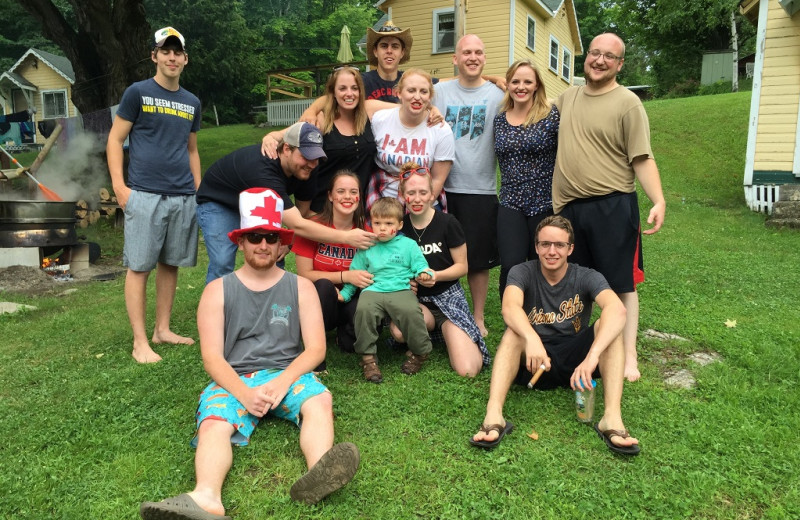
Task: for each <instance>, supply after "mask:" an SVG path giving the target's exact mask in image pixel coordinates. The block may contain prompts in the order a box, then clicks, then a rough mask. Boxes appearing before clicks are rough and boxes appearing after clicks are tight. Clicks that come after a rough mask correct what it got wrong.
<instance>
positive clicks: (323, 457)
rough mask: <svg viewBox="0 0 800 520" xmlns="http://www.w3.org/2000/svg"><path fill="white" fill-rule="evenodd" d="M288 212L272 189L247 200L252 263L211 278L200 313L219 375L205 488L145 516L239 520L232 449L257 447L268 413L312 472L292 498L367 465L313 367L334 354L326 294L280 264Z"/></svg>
mask: <svg viewBox="0 0 800 520" xmlns="http://www.w3.org/2000/svg"><path fill="white" fill-rule="evenodd" d="M282 210H283V200H282V199H281V197H280V196H279V195H278V194H277V193H276V192H275V191H273V190H270V189H267V188H251V189H248V190H245V191H243V192H242V193H241V194H240V196H239V213H240V222H241V225H240V227H239V229H235V230H233V231H231V232H230V233H229V235H228V236H229V238H230V240H231V241H232V242H234V243H236V244H237V246H238V248H239V250H240V251H242V252H243V253H244V260H245V263H244V265H243V266H242V267H241V268H239V269H237V270H236V271H234V272H233V273H229V274H227V275H225V276H223V277H222V278H218V279H216V280H213V281H212V282H211V283H209V284H208V285H207V286H206V288H205V291H203V295H202V297H201V298H200V305H199V307H198V309H197V328H198V332H199V333H200V350H201V353H202V356H203V365H204V367H205V369H206V371H207V372H208V374H209V376H211V379H212V381H211V382H210V383H209V384H208V386H207V387H206V388H205V390H204V391H203V393H202V394H201V396H200V403H199V405H198V409H197V435H196V437H195V439H194V440H193V441H192V444H193V445H195V446H196V447H197V453H196V455H195V471H196V482H197V484H196V486H195V488H194V490H193V491H191V492H189V493H184V494H181V495H178V496H176V497H171V498H167V499H165V500H162V501H161V502H144V503H142V505H141V507H140V510H139V511H140V514H141V516H142V518H145V519H160V518H203V519H217V518H219V519H224V518H230V517H228V516H224V515H225V508H224V506H223V505H222V484H223V482H224V480H225V476H226V475H227V472H228V470H229V468H230V467H231V463H232V462H233V450H232V448H231V445H232V444H235V445H237V446H246V445H247V444H249V440H250V435H251V434H252V433H253V430H254V429H255V427H256V425H257V424H258V422H259V421H260V420H261V419H262V418H264V417H266V416H267V415H274V416H276V417H279V418H281V419H285V420H288V421H291V422H293V423H295V424H297V425H298V426H300V448H301V450H302V451H303V455H304V456H305V458H306V463H307V465H308V468H309V470H308V472H307V473H306V474H305V475H303V476H302V477H300V479H298V480H297V481H296V482H295V483H294V484H293V485H292V487H291V489H290V491H289V494H290V496H291V497H292V499H294V500H296V501H299V502H303V503H306V504H314V503H317V502H319V501H320V500H322V499H323V498H324V497H326V496H327V495H329V494H331V493H333V492H334V491H336V490H338V489H340V488H341V487H343V486H344V485H345V484H347V483H348V482H349V481H350V480H351V479H352V478H353V476H354V475H355V473H356V470H357V469H358V464H359V462H360V454H359V451H358V448H357V447H356V446H355V445H354V444H351V443H348V442H343V443H339V444H336V445H334V444H333V437H334V433H333V408H332V403H333V400H332V397H331V393H330V391H328V389H327V388H325V386H324V385H323V384H322V383H321V382H320V381H319V380H318V379H317V377H316V376H315V375H314V374H313V373H311V371H312V370H313V369H314V367H316V366H317V365H319V363H320V362H322V360H323V359H324V358H325V331H324V330H323V326H322V323H323V320H322V311H321V309H320V303H319V299H318V297H317V292H316V290H315V289H314V285H313V284H312V283H311V282H310V281H309V280H307V279H305V278H301V277H299V276H297V275H295V274H293V273H289V272H286V271H284V270H283V269H280V268H279V267H277V266H276V265H275V262H276V259H277V257H278V254H279V249H280V246H281V245H282V244H283V245H287V244H290V243H291V242H292V238H293V236H294V232H293V231H291V230H288V229H283V228H282V227H281V212H282ZM301 307H302V309H303V312H302V313H301V312H300V308H301ZM301 340H302V342H301Z"/></svg>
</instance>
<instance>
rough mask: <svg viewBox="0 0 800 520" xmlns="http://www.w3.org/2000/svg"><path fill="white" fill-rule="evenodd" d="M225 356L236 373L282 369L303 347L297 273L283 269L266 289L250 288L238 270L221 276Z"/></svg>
mask: <svg viewBox="0 0 800 520" xmlns="http://www.w3.org/2000/svg"><path fill="white" fill-rule="evenodd" d="M222 288H223V294H224V298H225V350H224V355H225V359H226V360H227V361H228V363H230V365H231V367H233V369H234V370H235V371H236V373H237V374H240V375H242V374H249V373H250V372H255V371H257V370H264V369H267V368H273V369H279V370H283V369H284V368H286V367H287V366H289V364H290V363H291V362H292V361H294V359H295V358H296V357H297V356H299V355H300V353H301V352H302V351H303V347H302V345H301V343H300V318H299V314H298V313H299V308H298V299H297V275H295V274H293V273H284V274H283V276H282V277H281V279H280V280H279V281H278V283H276V284H275V285H273V286H272V287H271V288H269V289H267V290H266V291H251V290H250V289H248V288H247V287H245V286H244V284H242V282H241V281H240V280H239V278H238V277H237V276H236V274H235V273H230V274H227V275H225V276H224V277H223V278H222Z"/></svg>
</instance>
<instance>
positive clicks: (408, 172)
mask: <svg viewBox="0 0 800 520" xmlns="http://www.w3.org/2000/svg"><path fill="white" fill-rule="evenodd" d="M430 174H431V171H430V169H428V168H416V169H414V170H406V171H404V172H403V173H402V174H401V175H400V177H401V178H402V179H403V180H404V181H407V180H408V179H409V177H411V176H412V175H430Z"/></svg>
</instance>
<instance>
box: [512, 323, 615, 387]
mask: <svg viewBox="0 0 800 520" xmlns="http://www.w3.org/2000/svg"><path fill="white" fill-rule="evenodd" d="M541 338H542V343H543V344H544V349H545V351H547V356H548V357H549V358H550V370H549V371H548V372H545V373H544V374H542V377H541V378H539V381H538V382H537V383H536V386H535V387H534V388H538V389H540V390H547V389H550V388H558V387H564V386H565V387H569V386H570V383H569V379H570V378H571V377H572V373H573V372H575V367H577V366H578V365H580V364H581V363H583V360H584V359H586V355H587V354H588V353H589V349H590V348H592V343H593V342H594V327H593V326H592V327H587V328H585V329H583V330H582V331H580V332H579V333H577V334H573V335H568V336H542V337H541ZM532 377H533V374H531V373H530V372H529V371H528V369H527V368H526V367H525V362H524V361H522V362H521V363H520V367H519V371H518V372H517V376H516V377H515V378H514V382H515V383H516V384H518V385H523V386H527V385H528V382H529V381H530V380H531V378H532ZM592 377H593V378H595V379H600V371H599V370H595V371H594V374H592Z"/></svg>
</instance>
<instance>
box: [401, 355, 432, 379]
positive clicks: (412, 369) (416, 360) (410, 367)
mask: <svg viewBox="0 0 800 520" xmlns="http://www.w3.org/2000/svg"><path fill="white" fill-rule="evenodd" d="M406 356H407V357H408V359H406V361H405V363H403V366H401V367H400V371H401V372H402V373H404V374H407V375H409V376H412V375H414V374H416V373H417V372H419V371H420V369H422V364H423V363H425V361H426V360H427V359H428V355H427V354H425V355H418V354H413V353H412V352H411V351H408V352H406Z"/></svg>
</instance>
